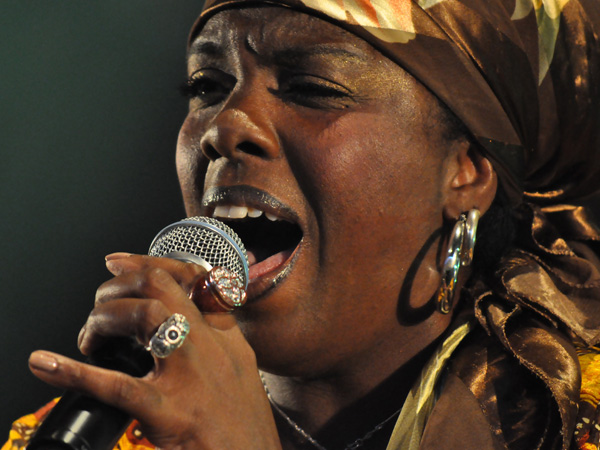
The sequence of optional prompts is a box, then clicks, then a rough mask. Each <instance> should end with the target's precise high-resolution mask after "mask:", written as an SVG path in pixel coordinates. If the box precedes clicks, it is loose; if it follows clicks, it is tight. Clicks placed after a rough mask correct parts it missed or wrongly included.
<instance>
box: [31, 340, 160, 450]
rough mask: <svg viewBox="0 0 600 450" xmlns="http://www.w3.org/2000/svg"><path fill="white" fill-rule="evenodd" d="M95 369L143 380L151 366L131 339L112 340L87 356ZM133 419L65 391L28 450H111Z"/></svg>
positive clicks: (150, 357)
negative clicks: (96, 367)
mask: <svg viewBox="0 0 600 450" xmlns="http://www.w3.org/2000/svg"><path fill="white" fill-rule="evenodd" d="M89 362H90V363H91V364H93V365H95V366H98V367H104V368H106V369H111V370H118V371H120V372H124V373H126V374H128V375H132V376H135V377H142V376H144V375H145V374H147V373H148V372H149V371H150V370H151V369H152V367H153V365H154V360H153V358H152V356H151V355H150V353H149V352H147V351H146V350H145V349H144V347H143V346H142V345H141V344H139V343H138V342H137V341H136V340H135V339H133V338H129V337H127V338H113V339H111V340H109V341H108V342H107V343H106V344H105V345H104V346H103V347H102V348H101V349H99V350H98V351H97V352H95V353H94V355H93V356H92V357H90V359H89ZM131 421H132V418H131V417H130V416H129V415H128V414H126V413H124V412H123V411H121V410H119V409H117V408H115V407H113V406H109V405H106V404H104V403H102V402H100V401H99V400H96V399H94V398H91V397H88V396H85V395H82V394H79V393H76V392H71V391H69V392H66V393H65V394H64V395H63V396H62V398H61V399H60V401H59V402H58V404H57V405H56V406H55V407H54V408H53V409H52V410H51V411H50V414H49V415H48V416H47V417H46V418H45V419H44V421H43V422H42V424H41V425H40V427H39V428H38V430H37V431H36V433H35V434H34V436H33V437H32V439H31V441H30V443H29V444H28V445H27V450H112V449H113V448H114V446H115V445H116V443H117V441H118V440H119V438H120V437H121V436H122V435H123V433H125V431H126V429H127V427H128V426H129V424H130V423H131Z"/></svg>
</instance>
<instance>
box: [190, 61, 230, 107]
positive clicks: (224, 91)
mask: <svg viewBox="0 0 600 450" xmlns="http://www.w3.org/2000/svg"><path fill="white" fill-rule="evenodd" d="M234 85H235V78H234V77H233V76H231V75H229V74H227V73H225V72H223V71H221V70H218V69H201V70H197V71H196V72H194V73H193V74H191V75H190V77H189V78H188V79H187V80H186V82H185V83H184V84H183V85H182V86H181V89H180V90H181V93H182V94H183V95H184V96H185V97H187V98H189V99H190V103H195V102H199V103H200V105H199V106H200V107H202V108H206V107H209V106H213V105H216V104H217V103H220V102H221V101H223V100H224V99H225V98H226V97H227V95H228V94H229V92H231V90H232V89H233V86H234Z"/></svg>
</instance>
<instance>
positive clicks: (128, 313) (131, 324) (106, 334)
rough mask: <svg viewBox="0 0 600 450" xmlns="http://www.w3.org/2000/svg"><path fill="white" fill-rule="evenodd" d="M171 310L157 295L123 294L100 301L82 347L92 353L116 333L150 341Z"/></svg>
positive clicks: (82, 337)
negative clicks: (146, 297) (152, 297)
mask: <svg viewBox="0 0 600 450" xmlns="http://www.w3.org/2000/svg"><path fill="white" fill-rule="evenodd" d="M171 314H172V313H171V311H170V310H169V309H168V308H167V307H166V306H165V304H164V303H163V302H161V301H160V300H156V299H136V298H122V299H117V300H114V301H112V302H108V303H105V304H103V305H99V306H98V307H96V308H94V310H93V311H92V313H91V314H90V316H89V318H88V320H87V322H86V324H85V326H84V328H83V329H82V331H81V333H80V334H79V340H78V345H79V350H80V351H81V352H82V353H83V354H84V355H91V354H92V353H93V352H94V351H95V350H97V349H98V348H100V347H101V346H102V345H103V344H104V342H105V341H106V340H107V339H108V338H111V337H114V336H135V337H136V338H137V340H138V341H139V342H140V343H141V344H142V345H146V344H147V343H148V341H149V340H150V338H151V337H152V335H153V334H154V333H155V332H156V330H157V329H158V327H159V326H160V324H162V323H163V322H164V321H165V320H166V319H167V318H168V317H170V316H171Z"/></svg>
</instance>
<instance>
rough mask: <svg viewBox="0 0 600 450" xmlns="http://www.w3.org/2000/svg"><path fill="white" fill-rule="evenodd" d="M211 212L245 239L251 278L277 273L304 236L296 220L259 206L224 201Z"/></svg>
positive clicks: (243, 240) (251, 279)
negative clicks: (293, 220) (225, 202)
mask: <svg viewBox="0 0 600 450" xmlns="http://www.w3.org/2000/svg"><path fill="white" fill-rule="evenodd" d="M211 216H212V217H213V218H215V219H218V220H221V221H222V222H224V223H225V224H227V225H228V226H230V227H231V228H232V229H233V231H235V232H236V233H237V234H238V236H239V237H240V239H241V240H242V242H243V243H244V246H245V247H246V250H247V253H248V263H249V266H250V281H251V282H252V281H253V280H256V279H257V278H260V277H264V276H265V275H274V276H276V275H277V272H279V271H280V270H278V269H283V266H284V265H285V263H286V262H287V261H288V260H289V259H290V257H291V256H292V254H293V253H294V251H295V250H296V248H297V247H298V245H299V244H300V242H301V240H302V236H303V234H302V230H301V228H300V227H299V226H298V224H297V223H295V222H292V221H291V220H290V219H289V218H286V217H283V216H280V215H278V213H273V212H267V211H264V210H261V209H259V208H253V207H248V206H242V205H232V204H225V205H219V206H216V207H215V209H214V211H213V212H212V214H211Z"/></svg>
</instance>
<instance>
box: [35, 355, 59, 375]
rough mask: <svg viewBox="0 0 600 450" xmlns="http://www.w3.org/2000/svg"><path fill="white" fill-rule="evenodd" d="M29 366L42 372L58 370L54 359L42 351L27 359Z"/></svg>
mask: <svg viewBox="0 0 600 450" xmlns="http://www.w3.org/2000/svg"><path fill="white" fill-rule="evenodd" d="M29 365H30V366H31V367H32V368H34V369H37V370H41V371H43V372H56V370H57V369H58V361H57V360H56V358H55V357H54V356H52V355H51V354H49V353H46V352H44V351H37V352H33V353H32V354H31V356H30V357H29Z"/></svg>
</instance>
